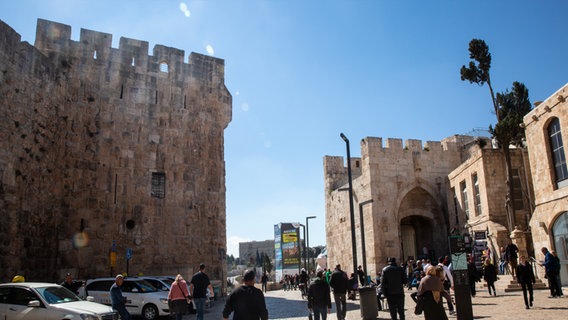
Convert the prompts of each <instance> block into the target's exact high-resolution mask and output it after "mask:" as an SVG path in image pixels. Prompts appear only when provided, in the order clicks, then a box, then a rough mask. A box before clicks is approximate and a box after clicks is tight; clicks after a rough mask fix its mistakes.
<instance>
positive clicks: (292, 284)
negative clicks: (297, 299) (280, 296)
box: [280, 269, 310, 290]
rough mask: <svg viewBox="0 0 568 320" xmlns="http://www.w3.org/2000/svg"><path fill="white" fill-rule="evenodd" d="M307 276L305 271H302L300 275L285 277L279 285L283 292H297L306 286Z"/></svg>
mask: <svg viewBox="0 0 568 320" xmlns="http://www.w3.org/2000/svg"><path fill="white" fill-rule="evenodd" d="M309 278H310V277H309V275H308V273H307V271H306V270H305V269H302V270H301V271H300V273H299V274H298V273H296V274H294V275H289V274H287V275H285V276H284V277H283V278H282V280H280V284H281V285H282V289H284V290H297V289H299V288H301V287H303V286H306V285H307V283H308V281H309Z"/></svg>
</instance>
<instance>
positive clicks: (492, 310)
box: [185, 283, 568, 320]
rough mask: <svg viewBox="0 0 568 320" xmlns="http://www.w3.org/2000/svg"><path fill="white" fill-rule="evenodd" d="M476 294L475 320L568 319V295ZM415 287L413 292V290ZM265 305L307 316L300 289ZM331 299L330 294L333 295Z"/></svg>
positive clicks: (352, 314) (353, 309)
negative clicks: (529, 302) (530, 300)
mask: <svg viewBox="0 0 568 320" xmlns="http://www.w3.org/2000/svg"><path fill="white" fill-rule="evenodd" d="M477 289H478V294H477V296H476V297H475V298H472V302H473V316H474V319H499V320H509V319H510V320H513V319H514V320H518V319H533V320H540V319H548V320H556V319H568V298H567V297H566V295H565V296H563V297H562V298H556V299H551V298H548V295H549V291H548V290H535V301H534V306H533V308H532V309H529V310H526V309H525V306H524V302H523V295H522V292H506V293H505V292H503V290H499V287H498V288H497V297H494V296H489V294H488V293H487V291H486V289H485V288H484V287H483V286H482V283H478V287H477ZM415 290H416V289H414V290H413V291H415ZM413 291H406V292H407V296H406V299H405V304H406V319H424V316H422V315H421V316H417V315H414V312H413V311H414V302H413V301H412V299H411V298H410V293H411V292H413ZM563 292H564V293H567V292H568V288H567V287H566V286H565V287H563ZM265 299H266V305H267V308H268V313H269V318H270V319H287V320H295V319H307V318H308V311H307V302H306V300H302V298H301V296H300V292H299V291H283V290H275V291H268V292H266V294H265ZM332 302H333V297H332ZM223 304H224V300H219V301H216V302H215V304H214V305H213V307H212V308H209V309H207V310H206V313H205V319H206V320H213V319H217V320H218V319H221V318H222V315H221V311H222V310H223ZM332 305H333V307H332V311H331V312H332V313H331V316H330V317H328V319H329V320H336V319H337V317H336V316H335V304H334V303H332ZM347 308H348V311H347V320H360V319H361V311H360V307H359V300H355V301H352V300H348V302H347ZM448 318H449V319H450V320H452V319H457V317H456V316H448ZM185 319H189V320H194V319H195V315H190V316H186V318H185ZM377 319H381V320H382V319H390V315H389V313H388V312H385V311H379V314H378V318H377Z"/></svg>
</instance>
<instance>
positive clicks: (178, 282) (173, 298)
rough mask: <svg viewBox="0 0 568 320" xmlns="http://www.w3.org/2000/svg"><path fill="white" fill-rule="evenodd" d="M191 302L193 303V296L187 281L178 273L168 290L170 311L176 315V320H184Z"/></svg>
mask: <svg viewBox="0 0 568 320" xmlns="http://www.w3.org/2000/svg"><path fill="white" fill-rule="evenodd" d="M189 303H191V298H190V296H189V291H188V289H187V282H185V280H184V279H183V277H182V276H181V274H178V275H177V276H176V279H175V280H174V282H172V284H171V286H170V292H168V305H169V308H170V313H172V314H174V315H175V317H176V320H182V319H183V315H184V314H186V313H187V310H188V305H189Z"/></svg>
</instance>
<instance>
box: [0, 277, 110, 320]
mask: <svg viewBox="0 0 568 320" xmlns="http://www.w3.org/2000/svg"><path fill="white" fill-rule="evenodd" d="M89 300H92V298H90V299H89ZM0 319H24V320H27V319H29V320H36V319H42V320H61V319H85V320H118V313H116V312H114V311H113V310H112V308H111V307H109V306H105V305H103V304H100V303H95V302H92V301H84V300H82V299H81V298H79V297H78V296H77V295H76V294H74V293H73V292H71V291H69V290H68V289H66V288H64V287H62V286H60V285H58V284H53V283H40V282H19V283H3V284H0Z"/></svg>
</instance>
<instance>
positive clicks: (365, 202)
mask: <svg viewBox="0 0 568 320" xmlns="http://www.w3.org/2000/svg"><path fill="white" fill-rule="evenodd" d="M372 202H373V199H369V200H367V201H363V202H361V203H359V222H360V224H361V253H362V256H363V272H365V276H367V275H368V273H367V255H366V254H365V224H364V223H363V222H364V220H363V206H364V205H366V204H369V203H372ZM365 284H367V279H365Z"/></svg>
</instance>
